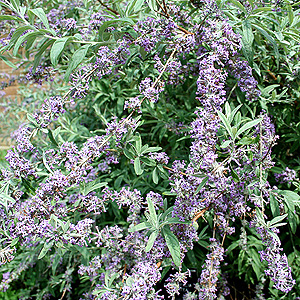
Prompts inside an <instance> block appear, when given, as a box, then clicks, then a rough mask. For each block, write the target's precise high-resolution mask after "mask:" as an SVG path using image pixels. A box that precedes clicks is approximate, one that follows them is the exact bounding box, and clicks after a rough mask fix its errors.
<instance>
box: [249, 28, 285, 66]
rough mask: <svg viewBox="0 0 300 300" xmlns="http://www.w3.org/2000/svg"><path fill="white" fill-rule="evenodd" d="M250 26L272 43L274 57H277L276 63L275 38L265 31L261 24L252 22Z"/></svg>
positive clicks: (277, 53)
mask: <svg viewBox="0 0 300 300" xmlns="http://www.w3.org/2000/svg"><path fill="white" fill-rule="evenodd" d="M252 26H253V27H254V28H256V29H257V30H258V31H259V32H260V33H261V34H262V35H263V36H264V37H265V38H266V39H267V40H268V41H269V42H270V43H271V44H272V46H273V48H274V52H275V55H276V58H277V64H278V61H279V49H278V46H277V43H276V42H275V40H274V39H273V38H272V37H271V36H270V35H269V34H268V33H267V31H266V30H265V29H264V28H262V25H257V24H252Z"/></svg>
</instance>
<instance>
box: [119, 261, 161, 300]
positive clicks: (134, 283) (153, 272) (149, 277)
mask: <svg viewBox="0 0 300 300" xmlns="http://www.w3.org/2000/svg"><path fill="white" fill-rule="evenodd" d="M131 273H132V274H131V276H129V275H127V276H126V284H124V286H123V288H122V292H121V295H122V296H123V297H124V298H130V299H140V300H147V299H149V298H150V297H149V294H154V293H155V291H154V286H155V284H156V283H157V282H158V281H159V280H160V272H159V271H158V269H157V267H156V265H155V264H151V263H147V262H140V263H137V264H136V266H134V268H133V269H132V272H131Z"/></svg>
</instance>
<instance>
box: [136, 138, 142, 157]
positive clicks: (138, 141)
mask: <svg viewBox="0 0 300 300" xmlns="http://www.w3.org/2000/svg"><path fill="white" fill-rule="evenodd" d="M135 148H136V152H137V154H138V155H139V154H140V153H141V149H142V139H141V136H140V135H138V136H137V137H136V141H135Z"/></svg>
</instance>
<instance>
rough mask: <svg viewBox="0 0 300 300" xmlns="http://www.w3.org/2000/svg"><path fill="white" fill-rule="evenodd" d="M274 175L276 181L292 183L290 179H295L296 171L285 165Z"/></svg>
mask: <svg viewBox="0 0 300 300" xmlns="http://www.w3.org/2000/svg"><path fill="white" fill-rule="evenodd" d="M274 176H275V179H276V181H277V182H280V183H292V181H293V180H295V179H296V176H297V172H296V171H295V170H291V169H290V168H288V167H286V168H285V170H284V171H283V172H282V173H279V174H276V173H275V174H274Z"/></svg>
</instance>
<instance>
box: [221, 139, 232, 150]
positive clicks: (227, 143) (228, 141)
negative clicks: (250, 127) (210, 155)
mask: <svg viewBox="0 0 300 300" xmlns="http://www.w3.org/2000/svg"><path fill="white" fill-rule="evenodd" d="M231 143H232V140H227V141H225V142H224V143H222V145H221V146H220V147H221V148H227V147H228V146H229V145H230V144H231Z"/></svg>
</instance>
